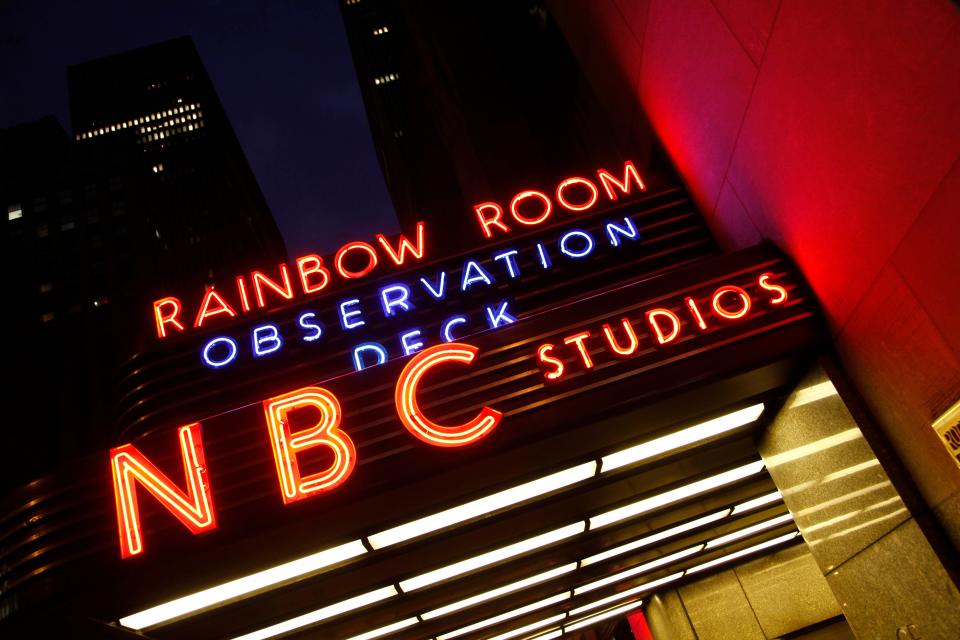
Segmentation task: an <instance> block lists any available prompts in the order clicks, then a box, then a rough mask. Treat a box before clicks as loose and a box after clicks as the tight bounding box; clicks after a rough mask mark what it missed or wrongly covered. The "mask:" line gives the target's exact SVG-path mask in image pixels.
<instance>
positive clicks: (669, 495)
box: [590, 460, 764, 529]
mask: <svg viewBox="0 0 960 640" xmlns="http://www.w3.org/2000/svg"><path fill="white" fill-rule="evenodd" d="M763 467H764V464H763V460H757V461H755V462H751V463H749V464H745V465H743V466H740V467H736V468H735V469H730V470H729V471H724V472H723V473H718V474H716V475H714V476H710V477H709V478H704V479H703V480H698V481H696V482H691V483H690V484H685V485H683V486H682V487H677V488H676V489H671V490H669V491H664V492H663V493H659V494H657V495H655V496H650V497H649V498H644V499H643V500H638V501H637V502H633V503H631V504H628V505H626V506H623V507H620V508H618V509H613V510H612V511H607V512H606V513H601V514H600V515H597V516H594V517H592V518H590V528H591V529H596V528H598V527H603V526H606V525H608V524H612V523H614V522H620V521H621V520H626V519H627V518H632V517H634V516H638V515H640V514H642V513H646V512H648V511H652V510H654V509H657V508H659V507H664V506H666V505H668V504H671V503H674V502H678V501H680V500H683V499H684V498H690V497H692V496H695V495H697V494H700V493H705V492H707V491H710V490H712V489H719V488H720V487H722V486H724V485H728V484H731V483H734V482H736V481H738V480H742V479H743V478H748V477H750V476H752V475H756V474H758V473H760V472H761V471H763Z"/></svg>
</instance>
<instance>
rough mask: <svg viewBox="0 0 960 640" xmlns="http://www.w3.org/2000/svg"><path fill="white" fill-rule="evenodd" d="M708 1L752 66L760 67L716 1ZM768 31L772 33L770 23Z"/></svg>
mask: <svg viewBox="0 0 960 640" xmlns="http://www.w3.org/2000/svg"><path fill="white" fill-rule="evenodd" d="M708 2H709V3H710V4H712V5H713V8H714V10H716V12H717V15H719V16H720V20H721V21H722V22H723V24H725V25H726V26H727V30H728V31H729V32H730V35H732V36H733V39H734V40H736V41H737V44H739V45H740V48H741V49H743V52H744V53H746V54H747V57H748V58H750V62H752V63H753V66H755V67H757V70H759V69H760V64H759V62H757V61H755V60H754V59H753V56H752V55H750V50H749V49H747V45H745V44H743V40H741V39H740V36H738V35H737V32H736V31H734V29H733V26H731V25H730V23H729V22H728V21H727V18H726V16H724V15H723V12H722V11H720V7H718V6H717V3H716V1H715V0H708ZM778 9H779V7H778ZM770 33H771V34H773V26H772V25H771V27H770ZM769 41H770V38H769V37H768V38H767V42H769ZM763 50H764V51H766V50H767V47H766V45H764V47H763ZM760 60H763V56H762V55H761V57H760Z"/></svg>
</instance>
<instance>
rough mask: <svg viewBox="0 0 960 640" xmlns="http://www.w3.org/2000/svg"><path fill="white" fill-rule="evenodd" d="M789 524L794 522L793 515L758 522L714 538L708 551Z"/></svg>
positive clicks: (708, 545)
mask: <svg viewBox="0 0 960 640" xmlns="http://www.w3.org/2000/svg"><path fill="white" fill-rule="evenodd" d="M787 522H793V515H792V514H789V513H785V514H783V515H782V516H777V517H776V518H771V519H769V520H764V521H763V522H758V523H757V524H755V525H751V526H749V527H744V528H743V529H740V530H738V531H734V532H732V533H728V534H726V535H723V536H720V537H719V538H714V539H713V540H711V541H710V542H708V543H707V549H713V548H714V547H720V546H723V545H725V544H727V543H728V542H733V541H734V540H739V539H740V538H746V537H747V536H750V535H753V534H754V533H758V532H760V531H764V530H766V529H772V528H773V527H776V526H777V525H781V524H786V523H787Z"/></svg>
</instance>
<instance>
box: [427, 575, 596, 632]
mask: <svg viewBox="0 0 960 640" xmlns="http://www.w3.org/2000/svg"><path fill="white" fill-rule="evenodd" d="M576 568H577V563H576V562H573V563H571V564H568V565H564V566H562V567H557V568H556V569H552V570H550V571H546V572H544V573H538V574H537V575H535V576H531V577H529V578H526V579H524V580H519V581H517V582H511V583H510V584H507V585H504V586H502V587H499V588H497V589H492V590H490V591H485V592H483V593H480V594H477V595H475V596H472V597H470V598H466V599H464V600H460V601H458V602H454V603H453V604H448V605H447V606H445V607H440V608H439V609H434V610H433V611H428V612H426V613H424V614H423V615H421V616H420V617H421V618H423V619H424V620H432V619H434V618H439V617H440V616H445V615H447V614H448V613H453V612H454V611H459V610H461V609H466V608H467V607H472V606H474V605H476V604H480V603H481V602H486V601H487V600H493V599H494V598H499V597H500V596H503V595H506V594H508V593H513V592H514V591H520V590H521V589H526V588H527V587H531V586H533V585H535V584H539V583H541V582H546V581H547V580H552V579H553V578H556V577H558V576H562V575H563V574H565V573H570V572H571V571H573V570H575V569H576Z"/></svg>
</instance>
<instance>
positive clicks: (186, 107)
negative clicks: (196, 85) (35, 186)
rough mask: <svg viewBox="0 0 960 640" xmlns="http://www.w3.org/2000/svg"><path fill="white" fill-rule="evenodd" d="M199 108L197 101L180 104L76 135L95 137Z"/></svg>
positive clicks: (80, 137)
mask: <svg viewBox="0 0 960 640" xmlns="http://www.w3.org/2000/svg"><path fill="white" fill-rule="evenodd" d="M199 109H200V104H199V103H196V102H192V103H190V104H180V105H177V106H176V107H172V108H170V109H164V110H163V111H157V112H156V113H151V114H149V115H146V116H143V117H140V118H134V119H133V120H125V121H123V122H118V123H116V124H111V125H107V126H104V127H96V128H94V129H91V130H90V131H83V132H81V133H78V134H77V136H76V137H77V140H88V139H90V138H95V137H97V136H101V135H104V134H107V133H113V132H115V131H123V130H124V129H129V128H130V127H136V126H139V125H142V124H145V123H147V122H156V121H158V120H163V119H164V118H170V117H171V116H176V115H177V114H181V113H189V112H191V111H197V112H198V113H199ZM141 129H142V128H141ZM141 133H143V131H142V130H141Z"/></svg>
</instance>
